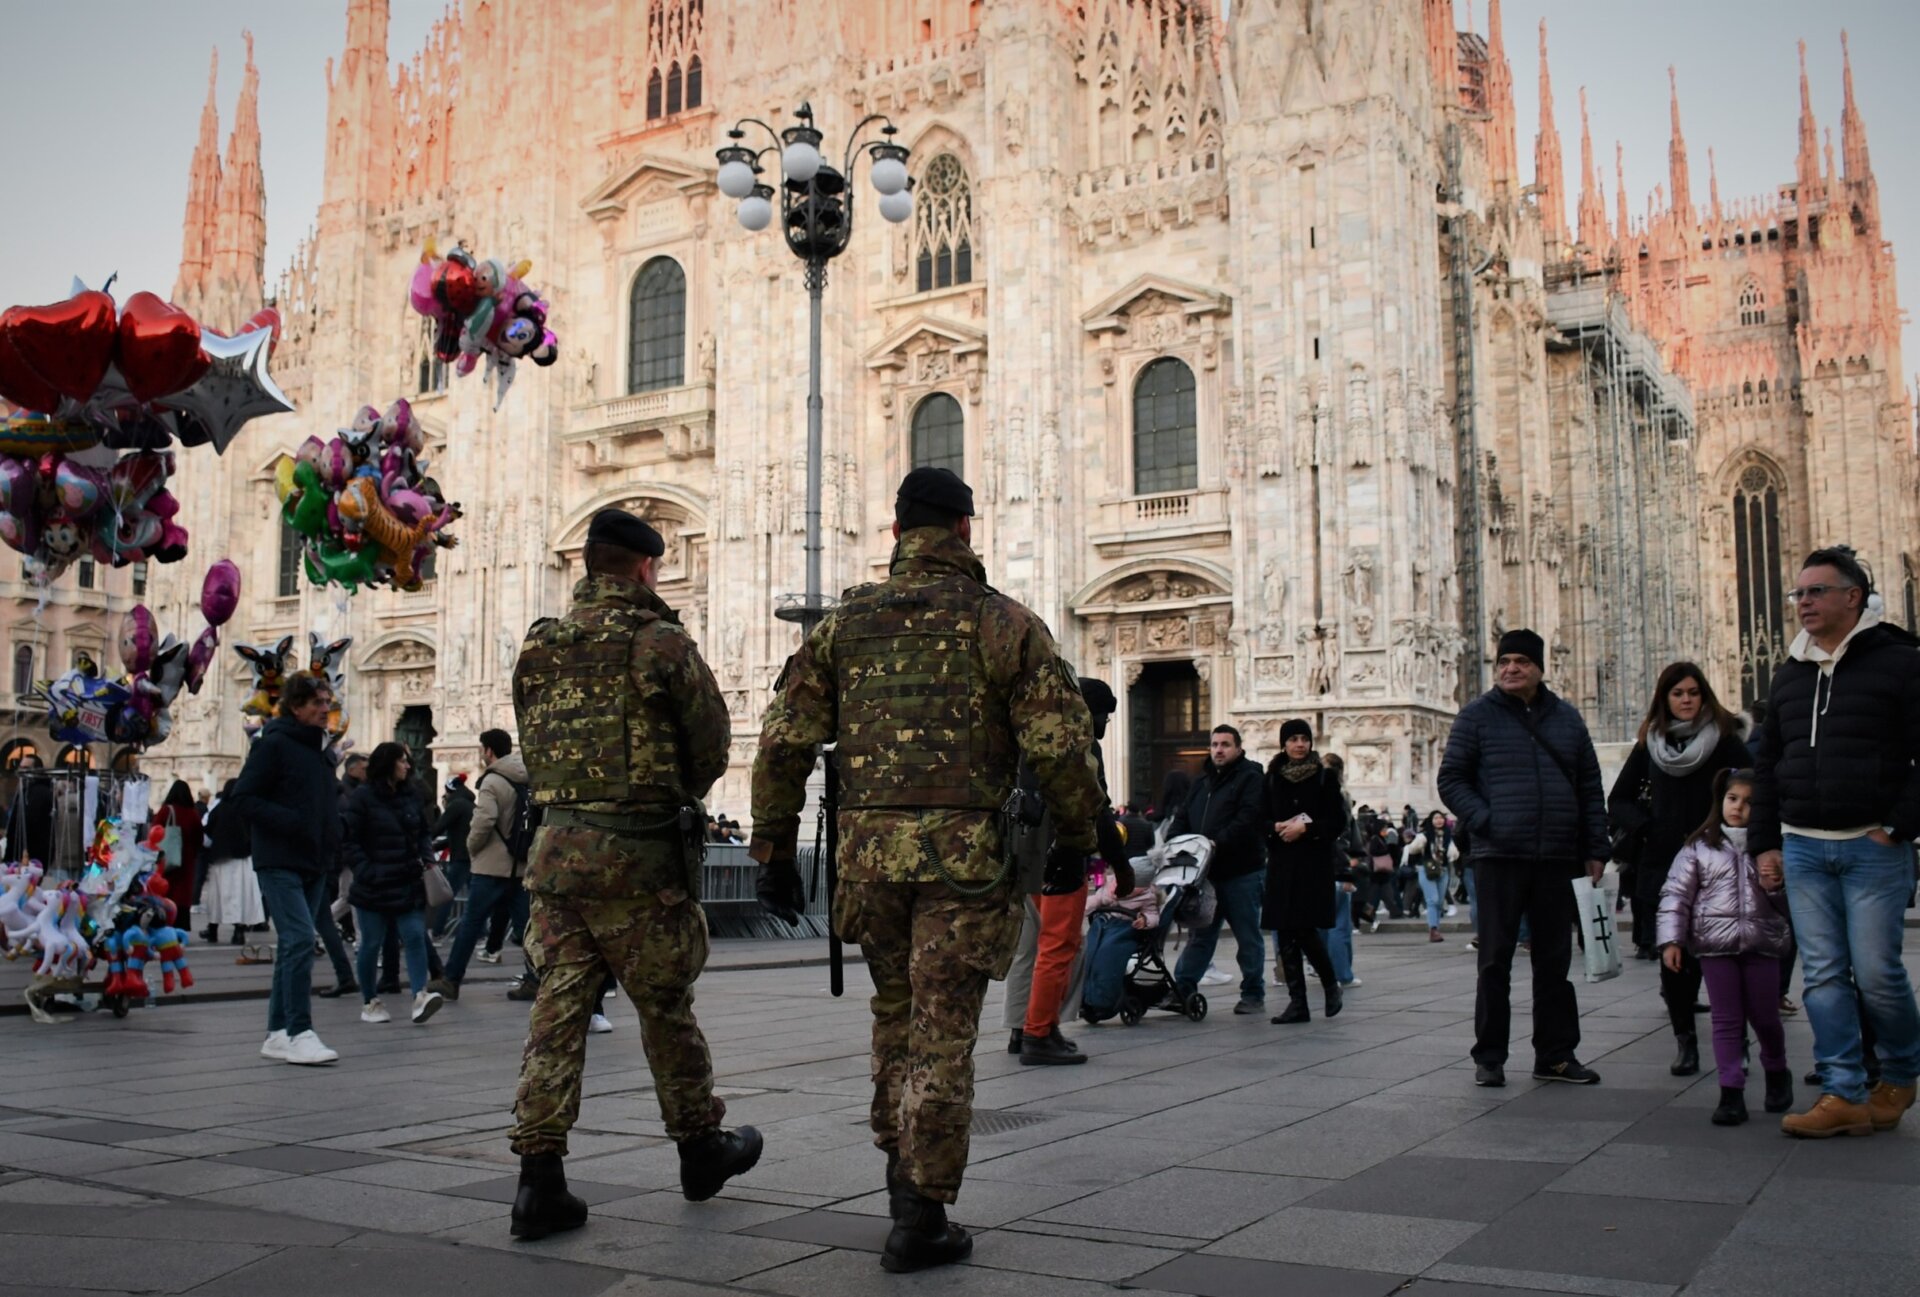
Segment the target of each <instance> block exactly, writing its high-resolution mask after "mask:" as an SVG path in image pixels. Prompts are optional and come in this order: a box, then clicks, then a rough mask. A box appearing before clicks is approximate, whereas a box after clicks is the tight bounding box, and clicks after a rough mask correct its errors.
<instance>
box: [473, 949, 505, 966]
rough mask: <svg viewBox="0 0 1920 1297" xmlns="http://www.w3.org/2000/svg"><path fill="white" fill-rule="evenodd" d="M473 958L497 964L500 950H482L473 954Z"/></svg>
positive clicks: (484, 962)
mask: <svg viewBox="0 0 1920 1297" xmlns="http://www.w3.org/2000/svg"><path fill="white" fill-rule="evenodd" d="M474 958H476V959H478V960H479V961H480V962H481V963H483V964H497V963H499V962H500V952H499V951H497V950H483V951H481V952H480V953H479V954H478V955H476V956H474Z"/></svg>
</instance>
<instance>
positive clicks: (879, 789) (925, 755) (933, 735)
mask: <svg viewBox="0 0 1920 1297" xmlns="http://www.w3.org/2000/svg"><path fill="white" fill-rule="evenodd" d="M991 596H992V591H991V590H989V589H988V588H987V587H985V586H983V585H981V584H980V583H979V582H977V581H973V580H970V579H969V578H967V577H963V576H944V577H936V578H934V579H933V580H931V581H929V582H927V583H925V584H912V585H904V584H895V583H891V582H889V583H885V584H880V585H869V586H861V587H858V588H856V589H855V590H853V591H851V592H850V593H849V594H848V595H847V597H846V599H845V600H844V601H843V602H842V603H841V605H840V607H839V609H838V611H837V612H836V613H835V615H834V623H835V625H834V636H833V658H834V663H835V667H836V671H837V674H838V675H839V678H840V717H839V733H838V743H837V746H836V748H835V754H836V759H837V760H838V762H839V769H840V805H841V806H842V807H843V808H844V809H846V810H932V809H938V810H980V811H997V810H999V809H1000V808H1001V805H1002V804H1003V803H1004V802H1005V801H1006V798H1007V793H1008V791H1009V790H1010V789H1011V788H1012V787H1013V781H1014V774H1015V769H1016V766H1017V764H1018V761H1019V752H1018V750H1017V749H1016V747H1015V744H1014V739H1013V734H1012V731H1011V729H1010V727H1009V726H1008V724H1007V721H1006V707H1007V703H1006V699H1005V698H1004V697H1001V696H1000V694H999V691H998V690H996V689H994V688H993V687H992V686H991V685H990V684H989V682H988V680H987V674H986V670H985V664H984V662H983V661H982V659H981V653H980V617H981V613H982V611H983V609H984V608H985V606H986V601H987V600H988V599H989V598H990V597H991Z"/></svg>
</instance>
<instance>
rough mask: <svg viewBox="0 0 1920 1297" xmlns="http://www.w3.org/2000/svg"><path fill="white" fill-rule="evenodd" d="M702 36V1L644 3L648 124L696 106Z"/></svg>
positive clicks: (703, 19) (671, 0) (703, 11)
mask: <svg viewBox="0 0 1920 1297" xmlns="http://www.w3.org/2000/svg"><path fill="white" fill-rule="evenodd" d="M705 33H706V0H647V58H646V68H647V120H648V121H650V122H651V121H658V120H659V119H660V118H662V117H671V116H673V115H674V114H675V113H677V112H681V111H684V110H686V109H691V108H698V107H699V106H700V100H701V92H702V89H703V87H702V85H701V79H702V78H701V66H700V54H699V50H700V48H701V45H702V44H703V37H704V36H705Z"/></svg>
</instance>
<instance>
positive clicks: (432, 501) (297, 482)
mask: <svg viewBox="0 0 1920 1297" xmlns="http://www.w3.org/2000/svg"><path fill="white" fill-rule="evenodd" d="M424 445H425V436H424V434H423V433H422V431H421V428H420V425H419V424H418V423H416V422H415V421H414V418H413V407H412V406H410V405H409V404H408V403H407V402H406V401H405V400H404V399H403V400H398V401H395V402H394V403H393V404H392V405H390V406H388V407H387V412H386V413H385V414H382V413H381V412H380V411H379V410H377V409H375V408H374V407H373V406H371V405H369V406H366V407H364V408H362V409H361V411H360V413H359V415H358V416H357V417H356V418H355V419H354V421H353V426H352V427H351V428H342V429H341V430H340V435H339V436H337V437H334V438H332V439H331V440H328V441H324V442H323V441H321V440H320V439H319V438H318V437H309V438H307V440H306V441H305V442H304V443H303V444H302V445H301V447H300V449H299V451H298V452H297V453H296V454H295V456H294V458H292V459H283V460H281V461H280V466H279V469H278V470H277V471H276V472H275V475H274V487H275V490H276V491H277V492H278V494H279V497H280V516H281V518H282V519H283V520H284V521H285V523H286V525H287V526H289V527H291V528H293V530H294V531H296V532H298V533H299V534H300V535H302V536H304V537H305V538H306V540H307V547H306V556H305V566H306V570H307V578H308V580H310V581H312V582H313V583H314V584H315V585H326V584H328V583H329V582H332V583H335V584H338V585H341V586H344V587H345V588H346V589H347V590H348V591H349V592H352V591H357V590H358V589H359V588H360V587H361V586H363V585H392V586H395V587H397V588H398V589H401V590H418V589H419V588H420V584H421V576H420V569H421V567H422V566H423V565H424V564H425V563H426V560H427V557H428V555H429V554H431V553H432V547H433V546H435V545H439V546H442V547H445V548H451V547H452V546H453V545H455V544H457V543H458V542H457V540H456V538H455V537H454V535H453V533H451V532H449V531H447V530H446V528H447V527H448V525H450V524H451V523H452V522H453V521H454V520H455V519H457V518H458V517H459V516H460V506H459V505H458V504H449V503H447V501H446V498H445V497H444V496H443V495H442V494H441V492H440V484H439V483H438V482H435V481H434V480H433V479H432V478H431V477H428V476H427V475H426V469H427V465H426V463H425V462H424V461H422V460H421V459H419V457H418V456H419V453H420V450H421V448H422V447H423V446H424Z"/></svg>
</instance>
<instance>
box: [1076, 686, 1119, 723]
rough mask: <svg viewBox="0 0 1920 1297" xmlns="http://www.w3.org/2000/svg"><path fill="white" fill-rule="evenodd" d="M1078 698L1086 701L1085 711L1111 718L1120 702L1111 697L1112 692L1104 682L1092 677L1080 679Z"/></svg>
mask: <svg viewBox="0 0 1920 1297" xmlns="http://www.w3.org/2000/svg"><path fill="white" fill-rule="evenodd" d="M1080 696H1081V697H1082V698H1084V699H1085V700H1086V703H1087V710H1088V711H1090V712H1092V713H1093V714H1094V715H1095V716H1111V715H1113V713H1114V711H1115V709H1117V708H1118V707H1119V706H1120V700H1119V699H1118V698H1115V697H1114V696H1113V690H1112V689H1110V688H1109V687H1108V686H1107V682H1106V681H1104V680H1096V679H1094V678H1093V677H1092V676H1081V677H1080Z"/></svg>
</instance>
